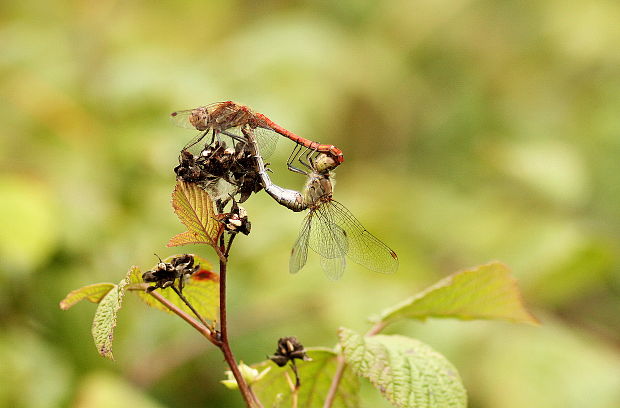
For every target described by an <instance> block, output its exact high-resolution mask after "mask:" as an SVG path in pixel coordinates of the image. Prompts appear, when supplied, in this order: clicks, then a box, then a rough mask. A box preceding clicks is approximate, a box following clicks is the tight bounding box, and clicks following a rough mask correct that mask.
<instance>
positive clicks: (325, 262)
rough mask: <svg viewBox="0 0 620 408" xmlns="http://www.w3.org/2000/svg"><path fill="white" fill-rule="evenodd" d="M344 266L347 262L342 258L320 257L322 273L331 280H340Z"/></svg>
mask: <svg viewBox="0 0 620 408" xmlns="http://www.w3.org/2000/svg"><path fill="white" fill-rule="evenodd" d="M346 266H347V261H346V260H345V257H344V256H341V257H339V258H324V257H321V268H323V272H325V275H326V276H327V277H328V278H329V279H331V280H338V279H340V278H341V277H342V274H343V273H344V269H345V268H346Z"/></svg>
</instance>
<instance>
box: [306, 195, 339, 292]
mask: <svg viewBox="0 0 620 408" xmlns="http://www.w3.org/2000/svg"><path fill="white" fill-rule="evenodd" d="M328 207H329V203H324V204H322V205H320V206H319V207H317V208H315V209H313V210H312V211H311V212H310V214H309V215H308V217H312V219H311V223H312V227H311V230H310V239H309V246H310V248H312V250H313V251H315V252H316V253H318V254H319V255H320V256H321V267H322V268H323V271H324V272H325V274H326V275H327V277H328V278H329V279H332V280H336V279H339V278H340V277H341V276H342V274H343V273H344V269H345V266H346V260H345V256H346V254H347V248H348V242H347V235H346V232H345V231H344V230H343V229H342V228H340V226H338V225H337V224H336V223H335V222H334V219H333V213H332V212H330V211H329V210H328Z"/></svg>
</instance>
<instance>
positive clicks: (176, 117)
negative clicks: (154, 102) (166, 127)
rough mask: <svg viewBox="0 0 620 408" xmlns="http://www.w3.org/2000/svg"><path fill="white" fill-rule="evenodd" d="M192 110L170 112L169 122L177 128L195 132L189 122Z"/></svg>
mask: <svg viewBox="0 0 620 408" xmlns="http://www.w3.org/2000/svg"><path fill="white" fill-rule="evenodd" d="M193 110H194V109H185V110H179V111H175V112H172V113H171V114H170V120H171V121H172V123H174V124H175V125H177V126H178V127H182V128H185V129H194V130H196V128H195V127H194V125H192V124H191V122H190V121H189V117H190V116H191V114H192V111H193Z"/></svg>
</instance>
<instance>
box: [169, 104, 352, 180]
mask: <svg viewBox="0 0 620 408" xmlns="http://www.w3.org/2000/svg"><path fill="white" fill-rule="evenodd" d="M171 117H172V118H173V120H174V121H175V122H176V123H177V124H179V125H180V126H182V127H187V128H193V129H197V130H199V131H201V132H203V133H201V134H200V135H199V136H198V138H197V139H196V140H194V141H192V142H190V144H189V145H188V146H186V148H187V147H191V146H193V145H194V144H196V143H198V142H199V141H200V140H202V138H204V137H205V136H206V135H207V134H208V133H209V132H212V133H213V137H216V136H217V135H219V134H224V135H227V136H230V137H232V138H233V139H236V140H240V141H244V142H248V140H247V139H246V138H245V136H244V135H243V133H242V132H241V130H240V129H241V128H243V127H245V126H249V127H250V128H251V129H252V130H253V134H254V136H255V137H256V141H257V142H258V145H259V149H260V153H261V156H263V157H268V156H269V155H270V154H271V153H273V151H274V150H275V146H276V143H277V141H278V135H280V136H284V137H286V138H288V139H290V140H292V141H293V142H295V143H296V144H297V146H296V147H295V149H293V152H292V153H291V155H290V156H289V159H288V161H287V165H288V168H289V169H290V170H293V171H296V172H299V173H304V174H305V173H306V171H303V170H300V169H298V168H296V167H294V166H293V165H292V163H293V161H294V160H295V159H299V162H300V163H302V164H303V165H304V166H305V167H307V168H309V167H310V160H311V157H312V155H315V154H320V153H323V154H325V155H327V156H328V157H330V158H331V159H332V160H333V161H334V162H335V165H336V166H337V165H339V164H340V163H342V162H343V161H344V156H343V154H342V150H340V149H338V148H337V147H336V146H334V145H328V144H321V143H318V142H313V141H312V140H309V139H305V138H303V137H301V136H298V135H296V134H295V133H293V132H290V131H288V130H286V129H284V128H283V127H282V126H280V125H278V124H276V123H274V122H273V121H272V120H271V119H269V118H268V117H267V116H265V115H263V114H262V113H258V112H255V111H253V110H252V109H250V108H249V107H247V106H244V105H240V104H238V103H236V102H233V101H226V102H216V103H212V104H209V105H205V106H199V107H197V108H194V109H187V110H181V111H176V112H172V114H171ZM304 148H305V149H304ZM303 150H305V156H304V157H305V161H302V159H301V157H300V154H301V152H302V151H303Z"/></svg>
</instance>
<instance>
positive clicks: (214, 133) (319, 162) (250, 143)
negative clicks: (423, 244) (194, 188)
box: [171, 101, 398, 279]
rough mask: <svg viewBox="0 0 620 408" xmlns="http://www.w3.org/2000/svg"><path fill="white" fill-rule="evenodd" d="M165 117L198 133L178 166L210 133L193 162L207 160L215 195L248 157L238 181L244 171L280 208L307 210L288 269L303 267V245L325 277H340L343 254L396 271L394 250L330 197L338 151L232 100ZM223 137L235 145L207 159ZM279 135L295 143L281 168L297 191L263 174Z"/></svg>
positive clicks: (372, 266) (305, 254)
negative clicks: (300, 183)
mask: <svg viewBox="0 0 620 408" xmlns="http://www.w3.org/2000/svg"><path fill="white" fill-rule="evenodd" d="M171 116H172V118H173V120H174V121H175V122H176V123H177V124H179V125H180V126H183V127H188V128H193V129H196V130H199V131H200V132H201V133H200V134H199V135H198V136H197V137H196V138H195V139H194V140H193V141H192V142H190V143H189V144H188V145H186V146H185V148H184V149H183V151H182V153H181V160H180V161H181V162H182V163H181V164H182V165H183V164H184V163H183V161H184V160H185V164H187V160H188V159H187V157H188V156H189V157H192V158H193V156H192V155H191V154H188V153H187V151H188V149H189V148H191V147H192V146H194V145H196V144H198V143H200V142H201V141H202V140H203V139H204V138H205V137H208V135H211V138H210V141H209V142H208V143H207V144H206V146H205V148H204V149H203V150H202V151H201V154H200V156H199V158H198V159H197V160H203V162H209V163H210V164H209V166H207V169H208V171H209V172H211V173H215V176H212V179H211V182H210V184H209V187H210V188H209V190H212V191H214V194H215V195H222V191H221V182H222V181H230V180H225V178H226V177H224V175H230V174H231V171H229V170H228V167H227V163H231V168H232V165H233V164H236V165H239V164H240V163H244V162H247V160H248V159H252V166H250V167H251V168H248V166H247V164H245V165H243V166H242V167H243V169H244V172H243V177H245V179H244V183H247V180H246V179H247V178H248V175H249V177H250V178H253V179H254V180H257V181H258V183H259V184H260V187H262V188H264V189H265V191H266V192H267V193H268V194H269V195H270V196H271V197H273V198H274V199H275V200H276V202H278V203H279V204H281V205H283V206H284V207H286V208H288V209H290V210H292V211H295V212H297V211H303V210H309V212H308V215H307V216H306V217H305V219H304V221H303V224H302V227H301V231H300V233H299V237H298V238H297V241H296V242H295V245H294V246H293V249H292V252H291V257H290V261H289V271H290V272H291V273H297V272H299V271H300V270H301V269H302V268H303V267H304V265H305V264H306V261H307V257H308V248H311V249H312V250H313V251H314V252H316V253H318V254H319V255H320V257H321V267H322V269H323V271H324V272H325V274H326V275H327V276H328V277H329V278H330V279H338V278H340V277H341V276H342V274H343V273H344V270H345V267H346V259H347V258H348V259H350V260H351V261H353V262H355V263H358V264H360V265H362V266H364V267H366V268H368V269H370V270H372V271H374V272H380V273H393V272H395V271H396V269H397V268H398V257H397V256H396V253H395V252H394V251H392V250H391V249H390V248H389V247H388V246H387V245H385V244H384V243H383V242H381V241H380V240H379V239H377V238H376V237H375V236H374V235H372V234H371V233H370V232H368V231H367V230H366V229H365V228H364V227H363V226H362V225H361V224H360V222H359V221H358V220H357V219H356V218H355V217H354V216H353V214H351V212H350V211H349V210H347V209H346V208H345V207H344V206H343V205H342V204H340V203H339V202H338V201H336V200H334V199H333V198H332V195H333V182H332V171H333V170H334V169H335V168H336V167H337V166H338V165H340V164H341V163H342V162H343V161H344V156H343V154H342V151H341V150H340V149H338V148H337V147H335V146H334V145H327V144H321V143H317V142H314V141H311V140H308V139H305V138H302V137H300V136H298V135H296V134H294V133H292V132H290V131H288V130H286V129H284V128H283V127H281V126H279V125H277V124H276V123H274V122H273V121H272V120H270V119H269V118H267V117H266V116H265V115H263V114H261V113H258V112H254V111H253V110H251V109H250V108H248V107H247V106H244V105H240V104H237V103H235V102H232V101H227V102H218V103H213V104H210V105H206V106H201V107H198V108H195V109H189V110H184V111H177V112H173V113H172V114H171ZM224 136H227V137H230V138H232V139H233V140H234V141H236V142H237V145H236V146H235V148H234V149H228V150H227V152H228V153H227V154H226V155H222V154H220V155H217V163H215V164H214V163H211V162H210V161H209V160H210V158H212V157H214V152H216V151H218V149H220V150H221V148H222V147H223V146H225V143H223V142H222V138H223V137H224ZM279 137H286V138H288V139H290V140H292V141H293V142H294V143H295V148H294V149H293V151H292V152H291V154H290V156H289V158H288V160H287V167H288V168H289V170H291V171H294V172H297V173H301V174H304V175H305V176H306V177H307V181H306V185H305V187H304V189H303V191H302V192H299V191H296V190H290V189H285V188H282V187H280V186H278V185H275V184H274V183H273V182H272V181H271V179H270V177H269V175H268V174H267V170H266V168H265V163H264V158H267V157H269V156H270V155H271V154H272V153H273V151H274V150H275V146H276V144H277V141H278V138H279ZM229 157H230V158H231V159H230V160H228V158H229ZM202 168H205V167H204V166H203V167H202ZM188 169H191V166H189V167H188V166H185V167H183V170H184V171H186V172H188V171H189V172H191V170H188ZM222 169H225V170H226V171H222ZM177 174H179V173H178V172H177ZM227 177H228V176H227ZM186 179H187V178H186ZM216 186H219V187H220V188H217V187H216ZM237 186H239V184H238V183H237ZM238 191H239V189H237V190H236V192H238Z"/></svg>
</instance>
